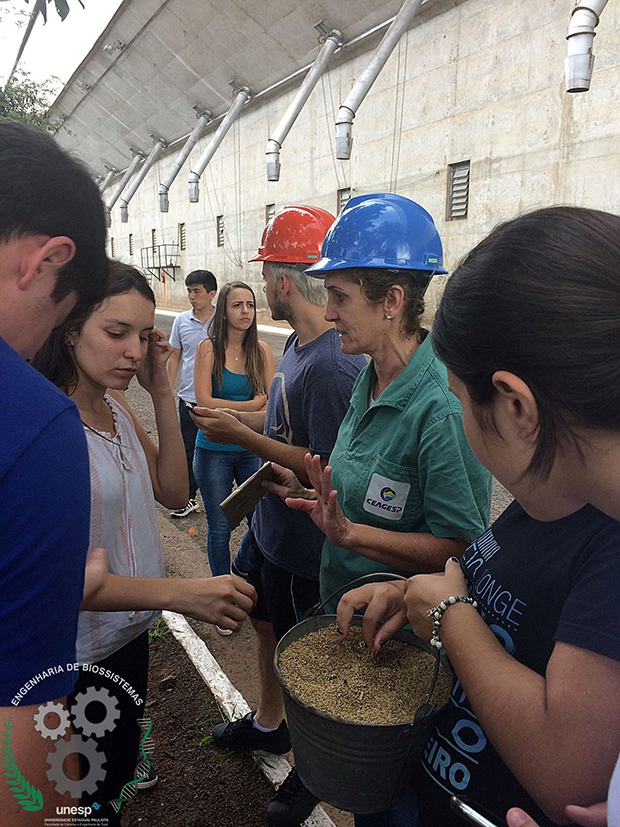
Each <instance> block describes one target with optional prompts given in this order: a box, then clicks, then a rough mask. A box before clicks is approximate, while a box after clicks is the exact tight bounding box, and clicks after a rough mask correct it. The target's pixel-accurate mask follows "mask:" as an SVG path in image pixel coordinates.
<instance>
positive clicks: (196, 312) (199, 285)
mask: <svg viewBox="0 0 620 827" xmlns="http://www.w3.org/2000/svg"><path fill="white" fill-rule="evenodd" d="M185 285H186V287H187V296H188V298H189V302H190V304H191V306H192V309H191V310H186V311H185V312H184V313H181V314H180V315H179V316H177V317H176V319H175V320H174V324H173V325H172V332H171V334H170V344H171V345H172V347H173V348H174V351H173V353H172V356H171V357H170V359H169V360H168V365H167V371H168V378H169V380H170V386H172V385H173V383H174V380H175V378H176V375H177V371H178V370H179V366H180V367H181V378H180V381H179V422H180V425H181V433H182V434H183V442H184V443H185V454H186V456H187V468H188V471H189V502H188V503H187V505H186V506H185V508H178V509H175V510H174V511H171V512H170V516H171V517H186V516H187V515H188V514H191V513H192V511H197V510H198V508H199V505H198V502H197V500H196V492H197V490H198V485H197V483H196V480H195V479H194V472H193V470H192V465H193V461H194V445H195V442H196V433H197V431H198V428H197V427H196V425H195V424H194V422H193V421H192V419H191V417H190V415H189V413H188V410H187V406H186V404H185V403H186V402H190V403H191V404H192V405H195V404H196V395H195V393H194V362H195V359H196V350H197V349H198V345H199V344H200V342H202V340H203V339H206V338H207V336H208V335H209V323H210V321H211V317H212V316H213V311H214V309H215V308H214V307H213V299H214V298H215V294H216V293H217V281H216V279H215V276H214V275H213V273H212V272H211V271H210V270H193V271H192V272H191V273H190V274H189V275H188V276H187V278H186V279H185Z"/></svg>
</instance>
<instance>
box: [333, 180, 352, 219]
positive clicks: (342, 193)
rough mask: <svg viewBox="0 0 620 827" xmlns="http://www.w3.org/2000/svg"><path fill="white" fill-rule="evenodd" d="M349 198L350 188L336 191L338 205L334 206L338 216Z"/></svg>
mask: <svg viewBox="0 0 620 827" xmlns="http://www.w3.org/2000/svg"><path fill="white" fill-rule="evenodd" d="M349 198H351V187H344V188H343V189H341V190H338V203H337V205H336V209H337V210H338V215H340V213H341V212H342V211H343V209H344V207H345V205H346V203H347V201H348V200H349Z"/></svg>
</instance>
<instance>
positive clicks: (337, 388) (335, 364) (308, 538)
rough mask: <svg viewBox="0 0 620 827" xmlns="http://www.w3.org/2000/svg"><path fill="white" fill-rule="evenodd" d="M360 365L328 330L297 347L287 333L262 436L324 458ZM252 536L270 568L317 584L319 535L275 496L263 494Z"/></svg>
mask: <svg viewBox="0 0 620 827" xmlns="http://www.w3.org/2000/svg"><path fill="white" fill-rule="evenodd" d="M365 365H366V359H365V358H364V357H363V356H350V355H347V354H345V353H343V352H342V350H341V349H340V338H339V336H338V333H337V332H336V330H335V329H333V328H332V329H331V330H327V331H326V332H325V333H323V334H321V336H319V337H318V338H316V339H313V340H312V341H311V342H308V343H307V344H305V345H301V346H298V345H297V335H296V334H295V333H293V334H292V335H291V336H290V338H289V340H288V341H287V343H286V347H285V349H284V355H283V356H282V359H281V360H280V363H279V365H278V368H277V371H276V374H275V376H274V377H273V381H272V383H271V387H270V389H269V401H268V402H267V413H266V415H265V429H264V432H265V435H266V436H268V437H270V438H271V439H277V440H278V441H279V442H285V443H287V444H288V445H298V446H302V447H308V448H310V450H311V451H312V453H313V454H320V456H322V457H328V456H329V455H330V454H331V452H332V448H333V447H334V443H335V442H336V436H337V434H338V428H339V427H340V423H341V422H342V420H343V419H344V415H345V414H346V412H347V410H348V408H349V400H350V398H351V389H352V388H353V383H354V382H355V380H356V379H357V375H358V373H359V372H360V370H361V369H362V368H363V367H364V366H365ZM252 531H253V533H254V536H255V538H256V542H257V543H258V546H259V548H260V549H261V551H262V552H263V554H264V555H265V557H267V559H268V560H270V561H271V562H272V563H274V564H275V565H276V566H280V568H283V569H285V570H286V571H290V572H292V573H293V574H298V575H301V576H302V577H307V578H309V579H311V580H318V579H319V569H320V566H321V549H322V547H323V541H324V540H325V535H324V534H323V533H322V532H321V531H319V529H318V528H317V527H316V526H315V525H314V523H313V522H312V520H311V519H310V517H308V515H307V514H303V513H302V512H300V511H292V510H291V509H290V508H288V507H287V505H286V504H285V503H284V502H283V500H281V499H280V497H278V496H276V495H275V494H269V495H268V496H267V497H265V498H264V499H262V500H261V501H260V502H259V504H258V505H257V506H256V509H255V511H254V516H253V518H252Z"/></svg>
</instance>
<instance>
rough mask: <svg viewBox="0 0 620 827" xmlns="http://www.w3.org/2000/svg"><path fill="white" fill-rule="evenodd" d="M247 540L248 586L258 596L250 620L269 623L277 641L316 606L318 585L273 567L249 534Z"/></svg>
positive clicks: (318, 600)
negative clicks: (248, 542) (249, 540)
mask: <svg viewBox="0 0 620 827" xmlns="http://www.w3.org/2000/svg"><path fill="white" fill-rule="evenodd" d="M250 538H251V549H250V560H249V571H248V582H249V583H251V584H252V585H253V586H254V588H255V589H256V593H257V595H258V601H257V603H256V606H254V608H253V609H252V611H251V612H250V617H253V618H254V619H255V620H265V621H267V622H268V623H271V625H272V626H273V630H274V632H275V635H276V638H277V639H278V640H280V638H281V637H282V636H283V635H285V634H286V633H287V632H288V630H289V629H292V627H293V626H295V624H296V623H299V622H300V621H301V620H303V619H304V612H306V611H307V610H308V609H310V608H311V607H312V606H314V605H316V604H317V603H319V602H320V598H319V581H318V580H309V579H308V578H307V577H301V575H299V574H292V573H291V572H290V571H286V569H283V568H281V567H280V566H276V565H275V564H274V563H272V562H271V561H270V560H268V559H267V558H266V557H265V555H264V554H263V552H262V551H261V550H260V548H259V547H258V545H257V543H256V540H255V539H254V535H253V534H250Z"/></svg>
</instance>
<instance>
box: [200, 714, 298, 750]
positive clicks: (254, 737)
mask: <svg viewBox="0 0 620 827" xmlns="http://www.w3.org/2000/svg"><path fill="white" fill-rule="evenodd" d="M253 720H254V713H253V712H248V714H247V715H245V716H244V717H243V718H240V719H239V720H238V721H231V722H230V723H228V724H218V725H217V726H216V727H213V732H212V733H211V734H212V736H213V742H214V743H216V744H217V745H218V746H219V747H226V748H227V749H237V750H240V749H262V750H264V751H265V752H273V753H275V754H276V755H282V754H283V753H285V752H288V751H289V750H290V748H291V739H290V737H289V734H288V727H287V725H286V721H282V723H281V724H280V726H279V727H278V728H277V729H274V730H273V732H261V731H260V730H259V729H256V727H255V726H253V725H252V721H253Z"/></svg>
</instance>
